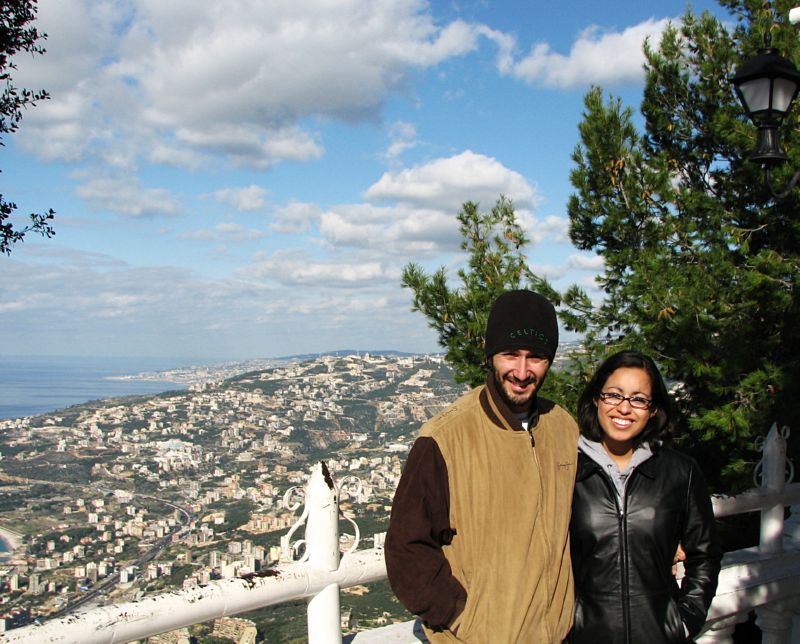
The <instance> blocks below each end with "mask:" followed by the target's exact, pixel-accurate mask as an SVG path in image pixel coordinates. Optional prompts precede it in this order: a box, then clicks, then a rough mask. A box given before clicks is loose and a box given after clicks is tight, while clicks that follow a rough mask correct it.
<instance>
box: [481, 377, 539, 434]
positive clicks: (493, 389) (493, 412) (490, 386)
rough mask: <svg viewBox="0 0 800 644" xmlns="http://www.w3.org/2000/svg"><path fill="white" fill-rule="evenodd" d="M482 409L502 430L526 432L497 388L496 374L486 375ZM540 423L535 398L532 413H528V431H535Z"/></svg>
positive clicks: (535, 397)
mask: <svg viewBox="0 0 800 644" xmlns="http://www.w3.org/2000/svg"><path fill="white" fill-rule="evenodd" d="M480 401H481V407H483V411H484V412H485V413H486V415H487V416H488V417H489V420H491V421H492V422H493V423H494V424H495V425H497V426H498V427H500V428H501V429H507V430H510V431H515V432H522V431H525V428H524V427H523V426H522V421H521V420H520V419H519V418H518V417H517V416H516V415H515V414H514V412H513V411H511V408H510V407H509V406H508V403H506V401H505V399H504V398H503V396H502V394H501V393H500V391H499V389H498V387H497V381H496V380H495V377H494V373H492V372H491V371H489V373H488V374H486V386H485V387H484V388H483V391H481V394H480ZM538 422H539V400H538V398H537V396H536V395H534V396H533V401H532V404H531V408H530V411H529V413H528V430H533V428H534V427H536V425H537V423H538Z"/></svg>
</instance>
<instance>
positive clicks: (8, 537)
mask: <svg viewBox="0 0 800 644" xmlns="http://www.w3.org/2000/svg"><path fill="white" fill-rule="evenodd" d="M23 536H24V535H22V534H20V533H19V532H16V531H14V530H11V529H10V528H5V527H3V526H0V541H1V542H2V543H3V545H4V546H5V548H4V550H5V552H0V555H10V554H11V553H12V552H14V551H15V550H16V549H17V548H19V547H20V546H21V545H22V538H23Z"/></svg>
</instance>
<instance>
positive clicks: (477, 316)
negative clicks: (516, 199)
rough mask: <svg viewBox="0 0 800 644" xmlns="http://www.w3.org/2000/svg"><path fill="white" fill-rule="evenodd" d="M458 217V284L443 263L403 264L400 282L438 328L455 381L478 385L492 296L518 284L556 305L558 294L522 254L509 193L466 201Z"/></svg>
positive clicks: (483, 370) (416, 307)
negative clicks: (486, 204)
mask: <svg viewBox="0 0 800 644" xmlns="http://www.w3.org/2000/svg"><path fill="white" fill-rule="evenodd" d="M458 221H459V223H460V230H461V236H462V242H461V249H462V250H464V251H465V252H466V253H467V254H468V262H467V266H466V268H462V269H460V270H459V271H458V277H459V279H460V282H461V286H460V287H458V288H453V287H452V286H450V285H449V284H448V277H447V271H446V270H445V268H444V267H441V268H439V270H437V271H435V272H434V273H433V274H428V273H426V272H425V271H424V269H423V268H422V267H421V266H419V265H418V264H415V263H410V264H408V265H407V266H406V267H405V268H404V269H403V278H402V284H403V286H404V287H406V288H410V289H411V290H412V291H413V292H414V303H413V309H412V310H414V311H421V312H422V313H423V314H424V315H425V316H426V317H427V318H428V322H429V324H430V326H432V327H433V328H434V329H436V331H437V332H438V334H439V344H440V346H441V347H442V348H443V349H445V359H446V360H447V362H448V364H449V365H450V366H451V367H452V368H453V370H454V372H455V380H456V382H459V383H466V384H469V385H471V386H477V385H479V384H480V383H482V382H483V381H484V380H485V378H486V359H485V357H484V353H483V346H484V334H485V330H486V320H487V318H488V316H489V310H490V309H491V306H492V304H493V303H494V300H495V299H496V298H497V297H498V296H499V295H500V294H501V293H503V292H505V291H508V290H511V289H518V288H530V289H531V290H534V291H537V292H539V293H541V294H542V295H544V296H545V297H548V298H549V299H550V300H551V301H552V302H553V303H554V304H555V305H557V304H558V303H559V295H558V293H556V291H554V290H553V289H552V287H551V286H550V285H549V284H548V283H547V281H546V280H544V279H543V278H540V277H537V276H536V275H534V274H533V273H532V272H531V270H530V269H529V268H528V265H527V263H526V257H525V255H524V254H523V248H524V247H525V245H526V244H527V243H528V239H527V238H526V236H525V233H524V231H523V230H522V227H521V226H520V225H519V223H518V222H517V219H516V214H515V212H514V205H513V203H512V202H511V201H510V200H509V199H506V198H505V197H502V196H501V197H500V198H499V199H498V200H497V202H496V203H495V205H494V207H493V208H492V209H491V211H489V212H480V210H479V205H478V204H477V203H474V202H471V201H470V202H466V203H465V204H464V205H463V206H462V209H461V212H459V214H458Z"/></svg>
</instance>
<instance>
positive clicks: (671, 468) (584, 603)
mask: <svg viewBox="0 0 800 644" xmlns="http://www.w3.org/2000/svg"><path fill="white" fill-rule="evenodd" d="M570 539H571V549H572V566H573V570H574V573H575V594H576V606H575V625H574V627H573V630H572V633H571V634H570V639H569V640H568V641H569V642H571V643H573V644H584V643H586V644H589V643H591V644H660V643H662V642H663V643H671V642H685V641H686V637H685V634H684V629H683V624H686V626H687V628H688V632H689V636H690V637H694V636H695V635H697V633H698V631H699V630H700V629H701V628H702V626H703V624H704V622H705V619H706V613H707V612H708V607H709V605H710V604H711V600H712V599H713V597H714V592H715V591H716V588H717V576H718V574H719V569H720V560H721V557H722V552H721V549H720V546H719V542H718V540H717V538H716V530H715V523H714V515H713V511H712V508H711V500H710V498H709V495H708V492H707V490H706V484H705V481H704V479H703V476H702V474H701V472H700V469H699V468H698V466H697V464H696V463H695V462H694V461H693V460H692V459H691V458H689V457H687V456H685V455H683V454H680V453H678V452H675V451H673V450H671V449H668V448H661V449H659V450H658V451H656V452H655V453H654V454H653V456H652V457H651V458H649V459H648V460H646V461H645V462H643V463H641V464H640V465H639V466H638V467H636V468H635V469H634V470H633V472H632V473H631V474H630V477H629V479H628V481H627V486H626V488H625V496H624V498H623V499H622V501H621V502H619V497H618V496H617V494H616V491H615V489H614V484H613V483H612V481H611V480H610V478H609V476H608V475H607V474H606V473H605V472H604V471H603V469H602V468H601V467H600V466H599V465H598V464H597V463H595V462H594V461H593V460H592V459H591V458H589V457H588V456H586V455H585V454H583V453H581V454H580V458H579V460H578V475H577V481H576V484H575V494H574V497H573V502H572V520H571V524H570ZM678 543H680V544H681V546H682V547H683V549H684V551H685V552H686V561H685V564H684V565H685V571H686V574H685V576H684V578H683V580H682V582H681V587H680V588H678V585H677V583H676V581H675V579H674V577H673V575H672V562H673V558H674V555H675V551H676V549H677V546H678Z"/></svg>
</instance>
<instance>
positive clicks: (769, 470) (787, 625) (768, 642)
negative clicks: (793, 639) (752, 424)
mask: <svg viewBox="0 0 800 644" xmlns="http://www.w3.org/2000/svg"><path fill="white" fill-rule="evenodd" d="M788 436H789V428H788V427H784V428H783V429H778V425H777V423H773V425H772V427H771V428H770V430H769V433H768V434H767V438H766V440H765V441H764V442H763V452H762V453H763V456H762V458H761V464H760V465H761V488H762V489H763V490H765V491H767V492H770V493H774V494H780V493H781V492H783V489H784V487H785V486H786V468H787V464H788V465H791V464H790V463H788V462H787V459H786V438H788ZM789 478H790V479H791V478H792V473H791V472H790V475H789ZM784 514H785V508H784V504H783V503H782V502H781V501H775V502H773V503H771V504H770V505H768V506H765V507H764V508H763V509H762V510H761V536H760V541H759V545H758V550H759V552H761V553H762V554H774V553H780V552H782V551H783V528H784ZM756 615H757V618H756V624H757V625H758V627H759V628H760V629H761V633H762V636H761V641H762V644H788V643H789V637H790V634H791V627H792V614H791V613H790V612H789V611H787V610H786V606H784V605H783V603H782V602H772V603H769V604H766V605H764V606H761V607H760V608H758V609H757V610H756Z"/></svg>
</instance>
